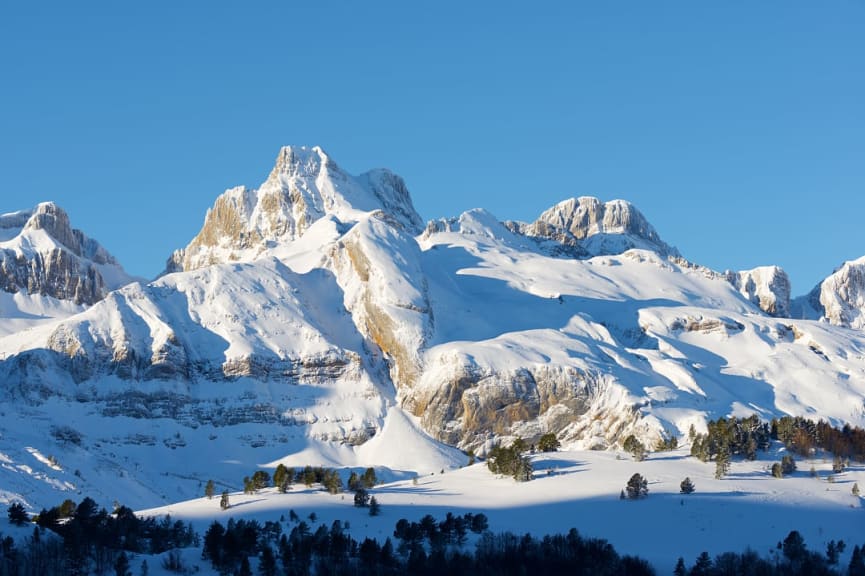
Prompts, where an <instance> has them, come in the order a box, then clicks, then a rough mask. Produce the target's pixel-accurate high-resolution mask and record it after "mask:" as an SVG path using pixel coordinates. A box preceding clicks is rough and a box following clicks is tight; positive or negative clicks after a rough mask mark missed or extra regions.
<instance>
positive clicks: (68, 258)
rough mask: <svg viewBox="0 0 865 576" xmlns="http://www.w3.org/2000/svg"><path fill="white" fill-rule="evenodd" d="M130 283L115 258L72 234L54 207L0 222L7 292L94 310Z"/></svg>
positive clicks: (0, 264) (1, 277)
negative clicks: (109, 293)
mask: <svg viewBox="0 0 865 576" xmlns="http://www.w3.org/2000/svg"><path fill="white" fill-rule="evenodd" d="M105 274H107V275H108V276H107V277H105ZM130 281H131V278H130V277H129V276H128V275H127V274H126V273H125V272H124V271H123V269H122V268H121V267H120V265H119V264H118V263H117V261H116V260H115V259H114V257H113V256H111V254H109V253H108V251H107V250H105V248H103V247H102V246H101V245H100V244H99V243H98V242H97V241H95V240H93V239H92V238H88V237H87V236H86V235H85V234H84V233H83V232H82V231H81V230H78V229H75V228H73V227H72V225H71V223H70V221H69V215H68V214H67V213H66V211H65V210H63V209H62V208H60V206H58V205H57V204H55V203H54V202H42V203H40V204H38V205H36V207H35V208H33V209H32V210H21V211H18V212H13V213H10V214H3V215H2V216H0V289H2V290H3V291H5V292H12V293H15V292H18V291H22V290H23V291H24V292H26V293H29V294H41V295H44V296H51V297H53V298H56V299H58V300H71V301H73V302H75V303H77V304H93V303H94V302H97V301H98V300H101V299H102V298H103V297H104V296H105V294H106V293H107V292H108V291H109V290H113V289H115V288H118V287H120V286H122V285H123V284H126V283H128V282H130Z"/></svg>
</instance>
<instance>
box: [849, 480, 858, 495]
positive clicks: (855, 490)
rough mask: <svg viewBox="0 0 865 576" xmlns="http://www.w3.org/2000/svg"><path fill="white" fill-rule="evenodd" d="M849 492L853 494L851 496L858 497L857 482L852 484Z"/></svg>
mask: <svg viewBox="0 0 865 576" xmlns="http://www.w3.org/2000/svg"><path fill="white" fill-rule="evenodd" d="M851 492H852V493H853V496H857V497H858V496H859V483H858V482H854V483H853V489H852V490H851Z"/></svg>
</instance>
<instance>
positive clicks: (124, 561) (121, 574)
mask: <svg viewBox="0 0 865 576" xmlns="http://www.w3.org/2000/svg"><path fill="white" fill-rule="evenodd" d="M114 574H116V576H132V571H131V570H129V558H128V557H127V556H126V552H120V556H118V557H117V560H115V562H114Z"/></svg>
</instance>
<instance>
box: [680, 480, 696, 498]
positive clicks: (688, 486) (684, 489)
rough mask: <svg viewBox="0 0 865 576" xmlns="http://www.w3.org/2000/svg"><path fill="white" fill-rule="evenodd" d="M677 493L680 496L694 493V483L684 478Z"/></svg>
mask: <svg viewBox="0 0 865 576" xmlns="http://www.w3.org/2000/svg"><path fill="white" fill-rule="evenodd" d="M679 491H680V492H681V493H682V494H692V493H693V492H694V483H693V482H691V479H690V478H688V477H685V479H684V480H682V483H681V484H679Z"/></svg>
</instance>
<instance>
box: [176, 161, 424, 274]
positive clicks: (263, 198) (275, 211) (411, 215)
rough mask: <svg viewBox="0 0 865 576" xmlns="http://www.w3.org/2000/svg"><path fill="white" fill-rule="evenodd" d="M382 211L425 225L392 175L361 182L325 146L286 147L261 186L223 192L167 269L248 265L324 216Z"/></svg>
mask: <svg viewBox="0 0 865 576" xmlns="http://www.w3.org/2000/svg"><path fill="white" fill-rule="evenodd" d="M376 210H381V211H383V212H385V213H386V214H389V215H390V216H392V217H393V218H394V222H396V223H397V224H398V225H401V226H403V227H405V228H406V229H408V230H410V231H412V232H419V231H420V229H421V226H422V221H421V219H420V216H418V214H417V212H415V209H414V206H413V205H412V201H411V197H410V195H409V193H408V189H407V188H406V186H405V183H404V182H403V181H402V179H401V178H399V177H398V176H396V175H395V174H392V173H391V172H389V171H386V170H372V171H370V172H367V173H365V174H362V175H360V176H357V177H354V176H351V175H349V174H347V173H345V172H344V171H343V170H342V169H341V168H340V167H339V166H338V165H337V164H336V163H335V162H334V161H333V160H332V159H331V158H330V157H329V156H328V155H327V154H326V153H325V152H324V150H322V149H321V148H320V147H318V146H312V147H307V146H284V147H282V148H281V149H280V150H279V153H278V154H277V157H276V162H275V164H274V167H273V170H271V172H270V174H269V175H268V177H267V179H266V180H265V181H264V183H263V184H262V185H261V186H260V187H259V188H258V189H248V188H245V187H239V188H233V189H230V190H228V191H226V192H225V193H223V194H222V195H220V196H219V197H218V198H217V199H216V202H215V203H214V205H213V207H212V208H210V209H209V210H208V212H207V215H206V216H205V220H204V226H203V227H202V229H201V231H200V232H199V233H198V234H197V235H196V236H195V238H193V240H192V242H190V244H189V245H188V246H187V247H186V248H184V249H182V250H178V251H176V252H175V253H174V254H173V255H172V256H171V257H170V258H169V260H168V264H167V268H166V271H167V272H176V271H179V270H191V269H195V268H201V267H203V266H208V265H210V264H215V263H219V262H227V261H238V260H240V261H249V260H254V259H256V258H258V257H260V256H261V255H262V254H263V253H264V252H266V251H267V250H268V249H269V248H271V247H273V246H274V245H276V244H284V243H290V242H293V241H294V240H296V239H298V238H299V237H301V236H302V235H303V234H304V233H305V232H306V230H308V229H309V227H310V226H311V225H312V224H313V223H314V222H316V221H317V220H319V219H321V218H322V217H324V216H331V217H334V218H336V219H337V220H338V221H340V222H344V223H352V222H357V221H359V220H360V219H361V218H362V217H363V215H364V214H368V213H370V212H374V211H376Z"/></svg>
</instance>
